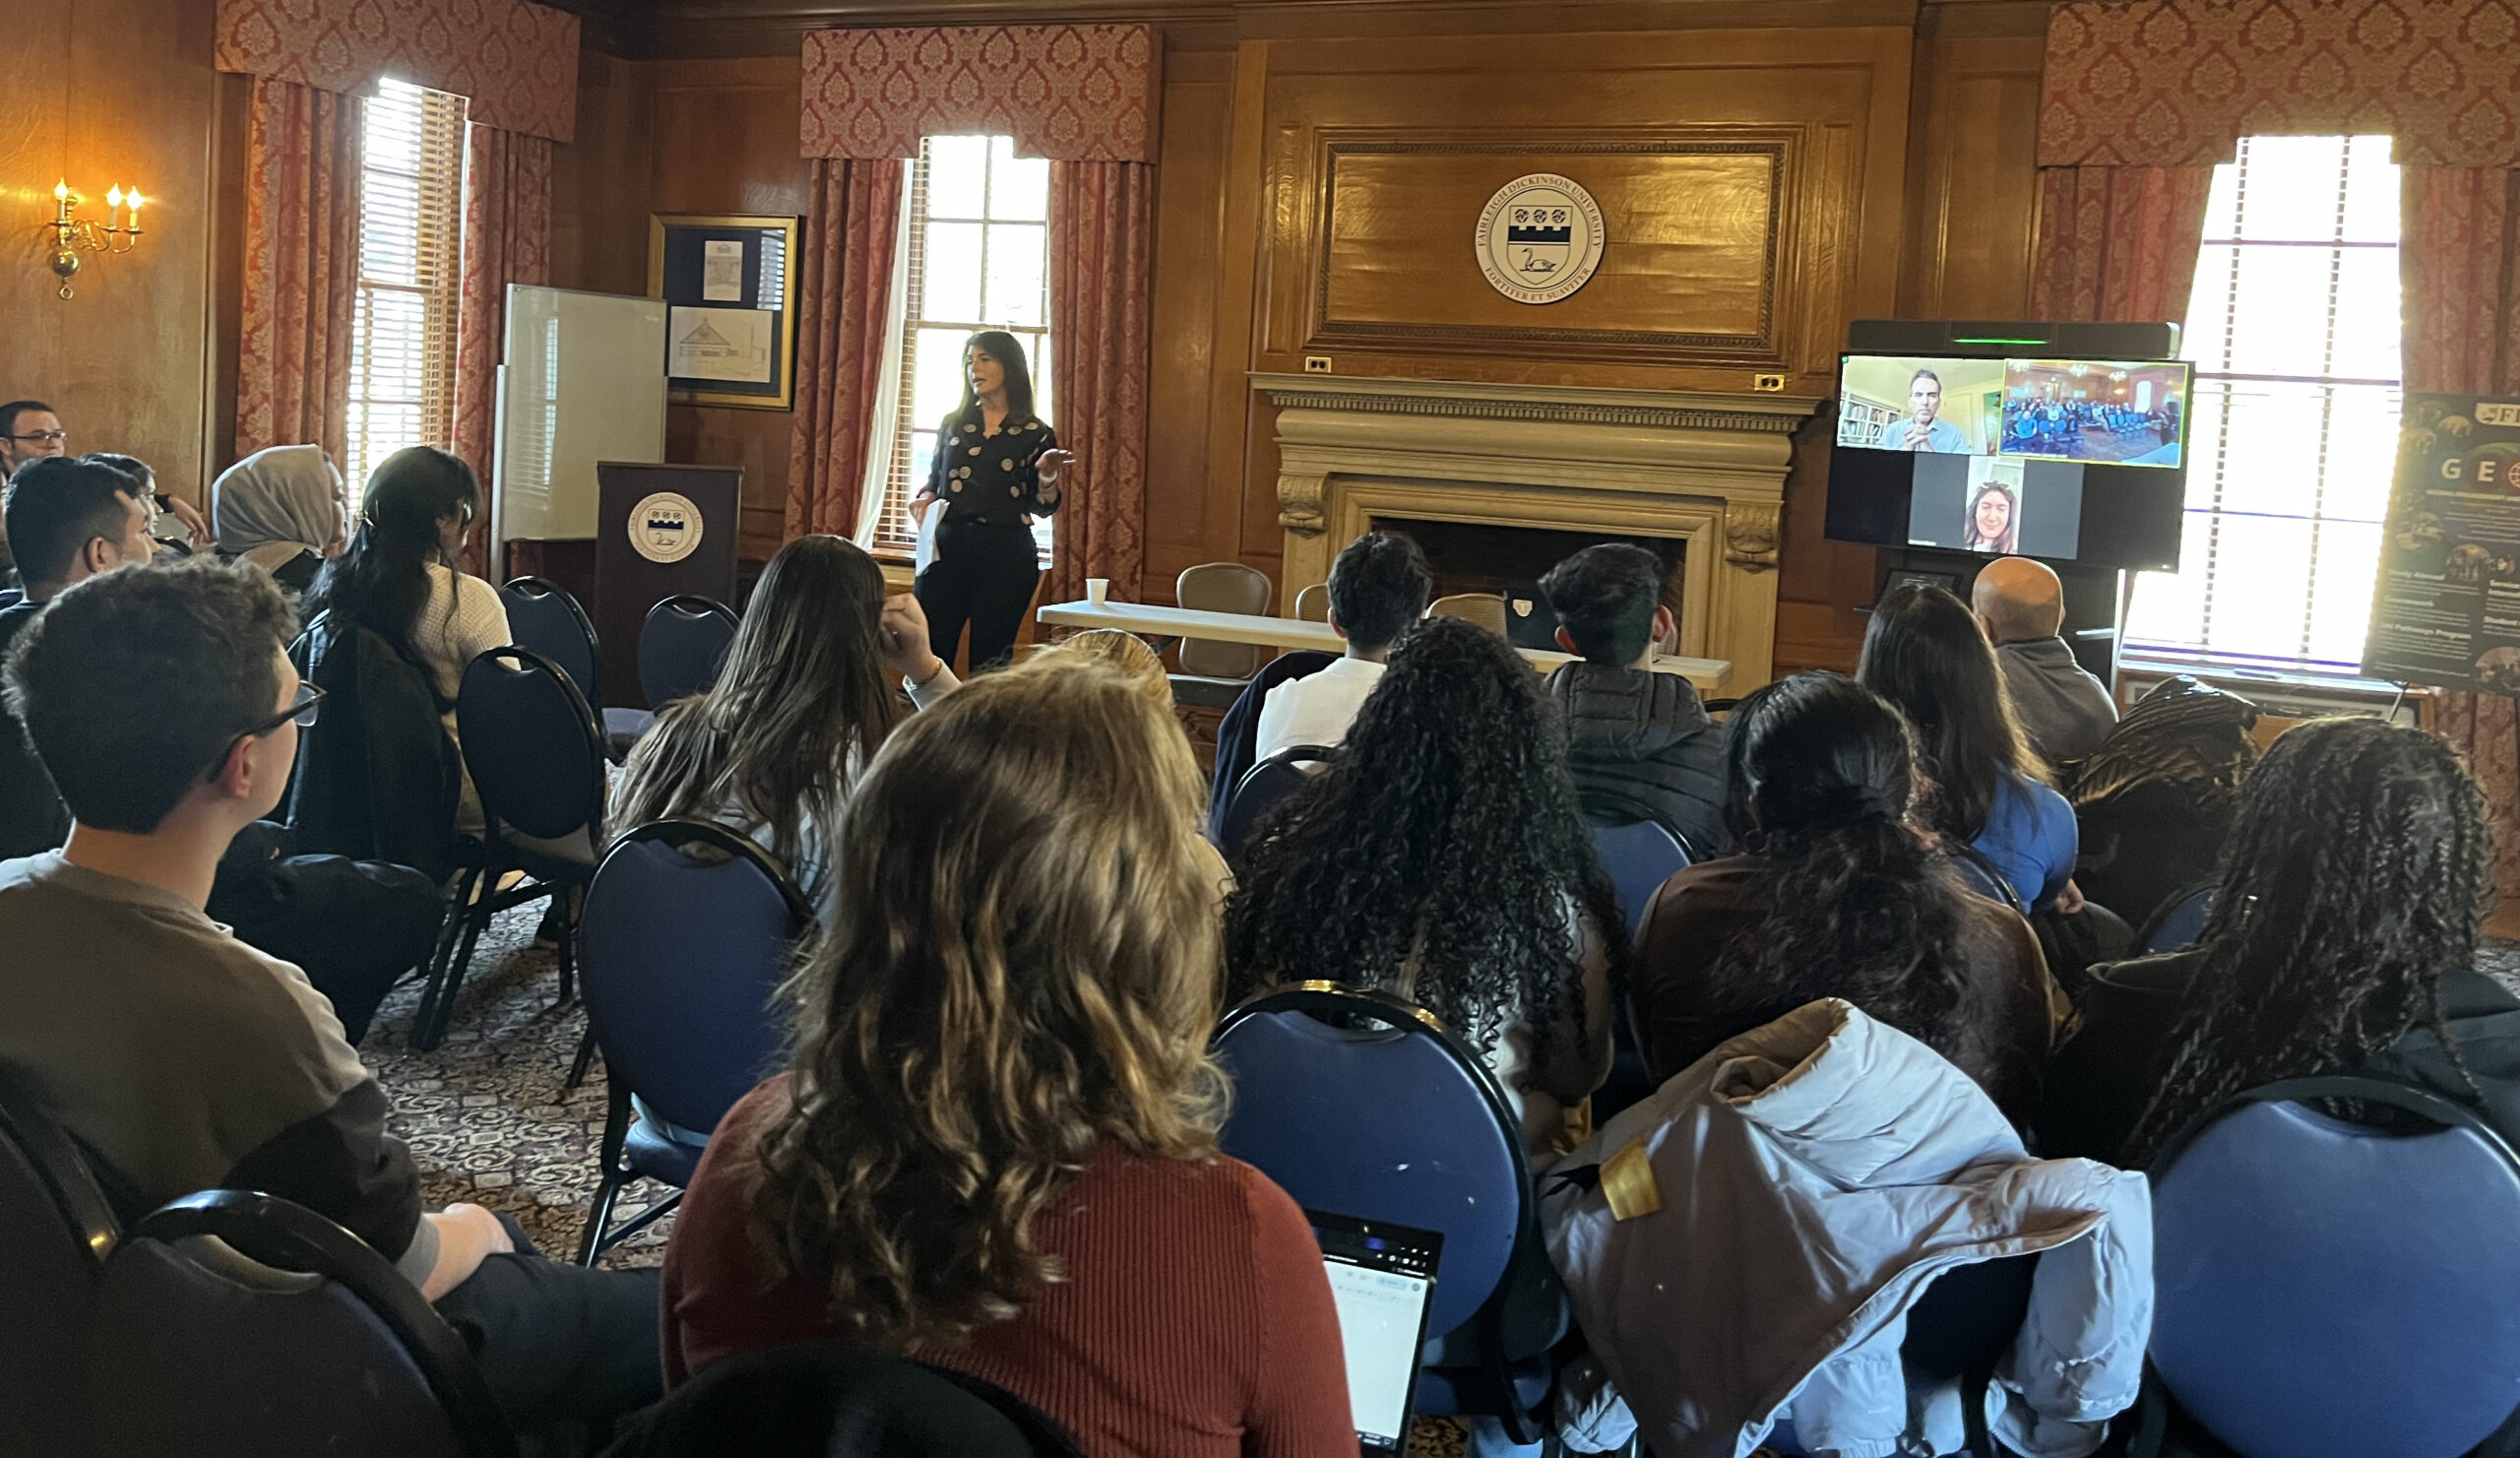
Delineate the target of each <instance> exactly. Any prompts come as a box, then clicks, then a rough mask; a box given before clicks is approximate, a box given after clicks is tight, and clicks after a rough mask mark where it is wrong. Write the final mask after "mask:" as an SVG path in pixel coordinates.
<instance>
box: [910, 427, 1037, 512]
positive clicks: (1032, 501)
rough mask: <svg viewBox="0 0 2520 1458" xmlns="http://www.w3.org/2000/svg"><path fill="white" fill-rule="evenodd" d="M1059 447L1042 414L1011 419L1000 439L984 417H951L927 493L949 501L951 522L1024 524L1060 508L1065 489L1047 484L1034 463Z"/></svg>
mask: <svg viewBox="0 0 2520 1458" xmlns="http://www.w3.org/2000/svg"><path fill="white" fill-rule="evenodd" d="M1058 443H1059V438H1058V435H1057V433H1056V432H1054V431H1052V430H1051V429H1050V426H1049V422H1048V421H1046V420H1043V419H1042V418H1041V417H1040V416H1039V415H1011V414H1010V415H1008V416H1007V417H1006V419H1005V420H1004V421H1003V422H1001V423H1000V424H999V426H998V431H997V433H996V434H995V435H990V434H988V433H986V428H985V427H984V426H983V425H982V424H981V423H980V422H979V420H978V419H977V418H974V419H969V420H966V419H963V418H961V417H960V416H959V415H948V416H946V417H945V423H944V424H943V425H941V426H939V427H938V429H937V432H936V461H935V464H934V465H932V466H930V467H929V468H928V473H927V494H929V495H931V496H934V497H935V498H936V499H937V500H939V501H942V502H944V503H945V520H947V521H949V522H963V521H969V522H988V523H993V524H1006V523H1016V522H1021V521H1022V520H1023V519H1024V518H1025V517H1027V516H1037V517H1041V516H1048V515H1049V514H1050V513H1051V512H1054V511H1056V510H1058V509H1059V488H1058V487H1057V486H1055V485H1052V484H1048V483H1045V482H1043V481H1042V479H1041V474H1040V471H1038V470H1037V469H1035V467H1034V464H1033V463H1034V462H1035V461H1037V460H1039V459H1040V455H1041V453H1042V452H1043V451H1046V450H1049V449H1051V448H1053V447H1055V446H1056V445H1057V444H1058Z"/></svg>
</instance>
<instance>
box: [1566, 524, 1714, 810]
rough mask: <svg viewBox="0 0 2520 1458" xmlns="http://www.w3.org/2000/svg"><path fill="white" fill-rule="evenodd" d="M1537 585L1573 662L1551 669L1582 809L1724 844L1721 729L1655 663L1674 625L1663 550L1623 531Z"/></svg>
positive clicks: (1687, 689)
mask: <svg viewBox="0 0 2520 1458" xmlns="http://www.w3.org/2000/svg"><path fill="white" fill-rule="evenodd" d="M1540 590H1541V595H1542V596H1543V597H1544V598H1546V599H1547V600H1548V605H1549V607H1550V608H1551V609H1553V610H1554V611H1555V612H1556V613H1557V646H1558V647H1560V648H1562V649H1564V650H1566V651H1567V652H1568V653H1571V654H1574V655H1575V656H1576V657H1577V658H1578V659H1580V660H1581V662H1579V663H1572V664H1566V665H1563V666H1560V667H1559V668H1558V669H1557V671H1556V672H1554V673H1551V674H1549V675H1548V695H1549V697H1550V698H1552V699H1554V700H1556V701H1557V704H1558V707H1559V708H1561V709H1563V710H1564V711H1565V713H1566V735H1567V743H1566V762H1567V767H1568V769H1570V770H1571V771H1573V773H1574V776H1575V793H1576V795H1577V797H1578V798H1579V799H1580V800H1582V802H1583V806H1584V813H1585V814H1587V815H1591V816H1594V817H1596V818H1598V819H1601V820H1605V821H1610V822H1625V821H1630V820H1652V821H1654V822H1656V823H1658V824H1660V825H1661V826H1662V827H1663V828H1664V829H1666V830H1669V831H1670V832H1671V833H1672V834H1674V835H1676V836H1678V837H1679V838H1680V839H1681V841H1682V842H1684V843H1685V844H1687V845H1688V846H1689V847H1690V849H1691V850H1692V851H1694V852H1695V853H1696V854H1698V855H1700V856H1707V855H1712V854H1714V853H1715V852H1717V851H1719V850H1721V849H1723V846H1724V736H1723V733H1722V731H1721V730H1719V729H1716V727H1715V721H1714V720H1713V719H1711V718H1709V717H1708V715H1707V712H1706V706H1705V705H1704V704H1702V703H1700V702H1698V696H1697V690H1696V689H1695V688H1693V687H1691V686H1690V684H1689V681H1688V680H1687V679H1685V678H1683V677H1681V676H1680V675H1678V674H1677V673H1657V672H1655V671H1654V670H1653V664H1654V657H1655V653H1656V651H1657V649H1656V645H1658V644H1660V643H1662V642H1663V641H1664V640H1665V639H1668V638H1669V637H1670V636H1671V609H1670V608H1669V607H1666V606H1664V605H1663V559H1662V558H1660V557H1658V556H1656V555H1654V553H1652V552H1650V551H1647V550H1646V549H1645V548H1643V547H1641V546H1637V545H1635V544H1633V543H1631V542H1624V541H1607V542H1604V543H1602V544H1601V545H1599V546H1588V547H1586V548H1584V549H1583V550H1582V551H1579V552H1577V553H1575V554H1574V555H1573V556H1571V557H1568V558H1567V559H1566V560H1565V561H1563V562H1560V563H1558V564H1557V565H1556V566H1555V567H1552V568H1550V569H1549V573H1548V575H1547V576H1546V577H1544V578H1542V579H1541V583H1540Z"/></svg>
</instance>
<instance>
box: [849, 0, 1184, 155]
mask: <svg viewBox="0 0 2520 1458" xmlns="http://www.w3.org/2000/svg"><path fill="white" fill-rule="evenodd" d="M1163 63H1164V44H1163V42H1162V41H1161V40H1160V39H1158V38H1157V36H1156V33H1155V31H1154V28H1152V27H1149V26H969V27H955V28H935V29H928V30H894V31H810V32H806V34H805V114H804V125H803V134H802V138H801V140H802V142H803V144H804V155H805V156H807V157H845V158H904V157H916V156H917V155H918V139H919V138H921V137H927V136H938V137H945V136H957V135H968V134H971V133H975V132H986V133H991V134H1004V135H1009V136H1012V137H1013V138H1014V139H1015V146H1016V148H1017V150H1018V151H1020V152H1022V153H1024V154H1025V155H1026V156H1028V157H1046V158H1051V159H1053V160H1056V161H1123V162H1151V161H1153V160H1155V149H1156V142H1157V140H1158V139H1157V136H1156V115H1157V111H1158V106H1159V95H1160V88H1161V86H1162V80H1163Z"/></svg>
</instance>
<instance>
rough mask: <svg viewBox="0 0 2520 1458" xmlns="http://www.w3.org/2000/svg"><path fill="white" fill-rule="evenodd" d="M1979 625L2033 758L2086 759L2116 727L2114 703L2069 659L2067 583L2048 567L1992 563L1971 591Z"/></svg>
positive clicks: (2023, 560)
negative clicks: (2066, 608)
mask: <svg viewBox="0 0 2520 1458" xmlns="http://www.w3.org/2000/svg"><path fill="white" fill-rule="evenodd" d="M1969 603H1970V607H1971V608H1972V609H1973V610H1974V611H1975V612H1976V613H1977V615H1978V624H1979V626H1981V627H1983V628H1985V630H1986V639H1987V641H1988V642H1991V643H1993V644H1994V645H1995V663H1996V664H1997V666H2000V667H2001V668H2002V669H2003V675H2004V688H2005V691H2006V693H2007V695H2008V696H2009V697H2010V698H2011V700H2012V710H2013V716H2014V717H2015V718H2017V719H2019V720H2020V721H2021V731H2022V734H2023V736H2024V737H2026V738H2028V739H2029V740H2030V747H2031V750H2032V752H2034V753H2036V754H2037V755H2038V756H2039V757H2040V758H2041V759H2044V760H2046V761H2047V762H2048V763H2049V764H2067V763H2073V762H2077V761H2080V760H2084V759H2088V758H2090V757H2091V753H2092V751H2093V750H2095V749H2098V748H2099V747H2100V741H2101V740H2103V739H2106V738H2108V737H2109V731H2110V729H2115V728H2117V701H2116V700H2114V699H2112V698H2110V696H2109V685H2107V684H2105V683H2103V682H2101V681H2100V680H2099V679H2098V678H2096V677H2094V676H2092V674H2091V673H2089V672H2088V671H2086V670H2085V669H2084V667H2083V666H2082V665H2081V664H2079V663H2076V662H2075V661H2074V650H2073V649H2072V648H2071V647H2070V646H2069V645H2067V644H2066V642H2065V640H2064V638H2063V637H2062V636H2061V634H2062V633H2063V631H2064V626H2065V585H2064V584H2063V583H2062V582H2059V581H2058V580H2057V578H2056V574H2055V572H2054V571H2053V570H2051V569H2050V568H2049V567H2048V566H2047V563H2045V562H2037V561H2033V560H2031V559H2030V558H2028V557H1997V558H1995V559H1994V560H1993V561H1991V562H1988V563H1987V564H1986V565H1985V567H1984V568H1981V569H1980V570H1979V573H1978V582H1977V585H1976V586H1975V587H1973V588H1971V589H1970V591H1969Z"/></svg>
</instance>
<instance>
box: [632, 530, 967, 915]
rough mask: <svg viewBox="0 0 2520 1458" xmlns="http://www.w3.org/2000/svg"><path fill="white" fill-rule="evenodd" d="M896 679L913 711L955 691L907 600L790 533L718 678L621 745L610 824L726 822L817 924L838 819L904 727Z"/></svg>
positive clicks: (865, 563) (846, 560)
mask: <svg viewBox="0 0 2520 1458" xmlns="http://www.w3.org/2000/svg"><path fill="white" fill-rule="evenodd" d="M895 677H899V678H900V680H901V684H902V688H903V689H905V690H907V691H908V692H909V694H910V697H911V701H912V703H913V704H914V705H917V706H920V707H924V706H926V705H928V704H931V703H934V702H935V701H936V700H937V699H939V698H941V697H943V696H944V695H945V694H946V693H947V692H949V691H951V690H952V689H953V688H954V686H955V679H954V670H953V669H951V668H949V667H947V666H945V662H944V660H942V659H939V658H938V657H936V655H935V654H933V653H930V652H929V651H928V647H927V619H926V617H925V616H924V615H922V614H921V613H920V611H919V607H918V600H917V599H916V598H914V597H911V596H910V595H908V594H904V595H902V596H899V597H895V598H890V599H887V598H886V597H885V596H884V572H883V569H882V568H880V567H878V566H876V565H875V559H874V558H872V557H870V556H868V555H866V553H865V552H864V551H862V550H860V549H859V548H858V547H857V546H856V544H855V543H853V542H851V541H849V540H847V539H843V538H839V537H825V536H814V537H799V538H797V539H795V540H793V541H790V542H788V544H787V545H786V546H783V547H781V548H780V549H779V554H778V555H777V556H774V557H772V558H771V559H770V565H769V566H768V567H767V568H765V569H763V571H762V574H761V582H760V584H759V585H758V586H757V587H755V588H754V589H753V595H752V602H751V604H750V605H749V606H748V607H747V608H746V609H745V612H744V616H743V621H742V623H741V624H740V625H738V626H737V627H736V629H735V638H734V642H733V643H732V644H731V645H730V646H729V647H728V648H727V650H726V666H725V669H724V670H722V671H721V672H720V673H719V675H718V680H717V682H716V683H715V684H714V685H713V686H712V687H711V688H710V689H709V690H708V691H707V692H706V693H700V694H695V695H693V696H691V697H690V698H687V699H678V700H676V701H675V702H673V703H671V704H667V705H666V706H665V708H664V710H663V712H662V713H661V714H659V715H658V716H657V724H656V728H654V729H651V730H649V731H648V733H647V734H646V735H645V736H644V737H642V738H641V739H640V740H639V743H638V745H637V747H636V748H634V749H632V750H631V751H630V760H629V763H628V764H626V765H624V766H623V767H622V770H621V775H620V778H619V781H618V782H617V783H616V784H615V786H614V787H613V792H612V813H611V815H610V816H609V817H608V819H609V821H610V823H611V824H612V825H613V826H614V827H615V828H617V829H621V830H627V829H629V828H630V827H631V826H634V825H638V824H641V823H643V822H645V821H649V820H662V819H663V818H665V817H667V816H672V815H679V816H689V817H692V818H696V819H704V820H717V821H720V822H723V823H725V825H727V826H730V827H732V828H733V829H735V830H737V831H739V832H741V833H742V834H744V835H745V836H748V837H750V838H751V839H752V840H754V841H757V842H759V843H760V845H761V848H762V849H763V850H765V851H767V852H769V853H770V855H771V856H772V857H773V858H774V859H776V860H777V861H778V862H779V863H780V864H781V865H783V866H785V867H786V868H787V869H788V874H789V875H790V876H792V877H793V878H794V879H795V882H796V884H797V886H798V887H799V888H800V889H801V890H803V891H804V893H805V896H806V899H807V900H809V901H811V902H812V903H813V904H814V905H815V906H816V907H818V908H820V909H821V912H822V917H823V921H824V923H825V924H826V925H828V924H829V923H830V921H831V918H832V910H833V908H832V900H831V892H832V887H831V874H832V869H833V865H834V862H835V859H836V852H837V850H838V848H839V845H840V826H841V814H842V812H843V811H844V810H846V809H847V808H848V807H849V797H850V792H851V788H852V787H853V786H854V785H855V784H856V783H857V777H858V776H859V775H860V774H861V773H863V772H864V770H865V768H866V765H867V763H868V762H869V761H871V760H872V759H874V757H875V751H876V750H878V749H880V748H882V747H883V744H884V739H885V736H886V735H888V734H890V733H891V732H892V731H893V727H894V725H895V724H897V723H898V722H899V721H900V719H901V702H900V700H901V695H900V693H898V692H896V691H895V689H894V687H893V679H894V678H895Z"/></svg>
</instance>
